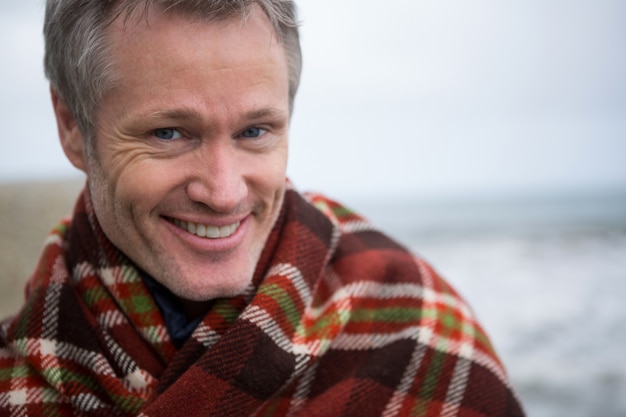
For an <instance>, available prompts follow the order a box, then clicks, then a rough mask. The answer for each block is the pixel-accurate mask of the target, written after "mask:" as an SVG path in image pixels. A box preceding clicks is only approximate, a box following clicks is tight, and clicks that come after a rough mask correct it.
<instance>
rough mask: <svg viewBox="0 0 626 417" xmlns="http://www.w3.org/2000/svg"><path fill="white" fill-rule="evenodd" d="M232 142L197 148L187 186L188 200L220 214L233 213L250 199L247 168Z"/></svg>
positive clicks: (189, 167)
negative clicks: (247, 197)
mask: <svg viewBox="0 0 626 417" xmlns="http://www.w3.org/2000/svg"><path fill="white" fill-rule="evenodd" d="M238 152H239V151H238V150H237V149H236V148H235V147H233V146H232V145H230V143H229V141H215V142H214V143H205V144H202V145H201V146H200V147H198V148H197V149H196V150H195V152H194V155H193V157H192V158H193V161H192V163H191V165H190V166H188V167H187V169H191V180H190V181H189V182H188V183H187V187H186V192H187V196H188V197H189V198H190V199H191V200H192V201H194V202H196V203H201V204H204V205H206V206H207V207H209V208H210V209H211V210H212V211H215V212H217V213H232V212H235V211H236V209H237V207H238V206H240V205H241V204H242V203H243V202H244V201H245V198H246V196H247V192H248V187H247V184H246V179H245V175H244V171H245V164H244V163H243V162H244V161H242V160H240V158H239V154H238Z"/></svg>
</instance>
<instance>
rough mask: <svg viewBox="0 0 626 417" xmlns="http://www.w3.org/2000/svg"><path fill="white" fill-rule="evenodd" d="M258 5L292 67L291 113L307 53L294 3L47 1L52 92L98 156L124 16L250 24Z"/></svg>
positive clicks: (46, 64) (282, 0)
mask: <svg viewBox="0 0 626 417" xmlns="http://www.w3.org/2000/svg"><path fill="white" fill-rule="evenodd" d="M254 4H258V5H259V6H260V7H261V9H262V10H263V11H264V12H265V14H266V15H267V17H268V18H269V20H270V22H271V24H272V26H273V27H274V30H275V32H276V35H277V36H278V39H279V41H280V42H281V43H282V44H283V46H284V48H285V52H286V56H287V65H288V67H289V108H290V111H292V110H293V102H294V99H295V95H296V91H297V90H298V85H299V83H300V73H301V70H302V54H301V51H300V41H299V35H298V24H297V20H296V10H295V8H296V7H295V4H294V1H293V0H47V4H46V15H45V21H44V38H45V58H44V67H45V72H46V76H47V77H48V80H49V81H50V84H51V86H52V88H53V89H54V90H55V91H56V93H57V94H58V95H59V96H60V98H61V99H63V101H64V102H65V103H66V105H67V106H68V107H69V109H70V111H71V112H72V113H73V115H74V117H75V118H76V122H77V124H78V128H79V129H80V131H81V133H82V134H83V136H84V138H85V140H86V142H87V143H86V145H87V146H86V148H87V152H88V153H89V154H91V153H92V152H93V149H94V147H93V140H94V136H95V129H96V119H95V116H96V111H97V108H98V106H99V105H100V102H101V100H102V97H103V96H104V94H105V93H106V91H107V90H108V89H109V88H111V87H112V83H113V80H114V74H113V68H112V63H111V60H110V59H109V56H110V55H109V45H108V43H107V39H106V36H105V32H106V28H107V26H108V25H110V24H111V22H112V21H113V20H115V19H116V18H117V17H119V16H120V15H122V14H126V16H127V17H128V16H130V14H131V13H132V12H134V11H137V10H141V9H142V8H144V10H146V11H147V10H148V9H149V8H150V7H152V6H155V7H157V8H159V9H160V10H164V11H167V12H172V13H178V14H182V15H186V16H193V17H200V18H202V19H206V20H209V21H220V20H227V19H231V18H236V17H239V18H240V19H245V18H246V17H247V16H248V13H249V11H250V8H251V6H252V5H254Z"/></svg>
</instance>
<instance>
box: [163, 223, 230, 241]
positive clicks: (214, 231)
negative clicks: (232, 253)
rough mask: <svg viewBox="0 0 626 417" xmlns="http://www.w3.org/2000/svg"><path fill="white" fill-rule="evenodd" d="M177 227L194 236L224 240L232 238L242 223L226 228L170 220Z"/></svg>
mask: <svg viewBox="0 0 626 417" xmlns="http://www.w3.org/2000/svg"><path fill="white" fill-rule="evenodd" d="M168 220H169V221H170V222H171V223H172V224H174V225H175V226H176V227H178V228H180V229H182V230H185V231H187V232H189V233H191V234H193V235H196V236H198V237H202V238H206V239H223V238H227V237H230V236H232V235H233V234H234V233H235V232H236V231H237V229H238V228H239V226H240V225H241V222H236V223H233V224H228V225H225V226H213V225H210V224H202V223H193V222H187V221H183V220H179V219H168Z"/></svg>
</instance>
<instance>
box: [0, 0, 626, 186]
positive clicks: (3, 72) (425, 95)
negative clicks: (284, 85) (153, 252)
mask: <svg viewBox="0 0 626 417" xmlns="http://www.w3.org/2000/svg"><path fill="white" fill-rule="evenodd" d="M298 4H299V8H300V19H301V21H302V29H301V30H302V44H303V50H304V60H305V66H304V74H303V79H302V86H301V90H300V94H299V96H298V98H297V101H296V113H295V116H294V119H293V122H292V130H291V139H290V140H291V159H290V162H289V164H290V165H289V175H290V177H291V178H292V180H293V181H294V182H295V184H296V185H297V186H298V187H299V188H304V189H316V190H322V191H326V192H328V193H329V194H331V195H333V196H346V195H371V194H376V195H388V194H389V195H393V194H403V195H412V196H419V195H422V194H428V195H432V194H443V195H456V194H458V193H462V194H468V193H469V194H471V193H493V192H501V191H507V192H511V193H515V192H518V191H519V192H524V193H527V192H530V191H532V190H539V191H551V190H568V189H597V188H617V189H620V188H621V189H623V190H626V53H624V48H625V44H626V2H625V1H623V0H577V1H576V0H575V1H571V0H510V1H506V2H502V1H497V0H474V1H471V2H465V1H458V0H386V1H384V2H381V1H380V0H376V1H374V0H333V1H332V2H330V1H320V0H304V1H299V2H298ZM42 8H43V7H42V5H41V2H40V1H39V0H37V1H35V0H2V2H1V3H0V54H1V56H2V57H3V60H2V64H1V65H0V118H1V119H0V120H1V121H2V124H3V128H4V129H3V130H4V135H2V139H0V140H1V141H2V152H1V153H0V181H7V180H14V179H26V178H67V177H68V176H69V177H71V176H76V175H77V174H76V171H75V170H74V169H73V168H72V167H71V166H70V165H69V163H68V162H66V161H65V159H64V157H63V155H62V152H61V150H60V147H59V145H58V142H57V138H56V127H55V125H54V122H53V119H52V112H51V110H50V105H49V99H48V91H47V83H46V81H45V79H44V76H43V71H42V64H41V61H42V55H43V42H42V39H41V22H42V19H43V17H42V14H43V11H42Z"/></svg>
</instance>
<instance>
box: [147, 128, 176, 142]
mask: <svg viewBox="0 0 626 417" xmlns="http://www.w3.org/2000/svg"><path fill="white" fill-rule="evenodd" d="M153 134H154V136H156V137H157V138H159V139H163V140H172V139H180V138H181V137H183V135H181V134H180V132H179V131H178V130H176V129H172V128H169V127H168V128H163V129H156V130H155V131H154V132H153Z"/></svg>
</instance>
